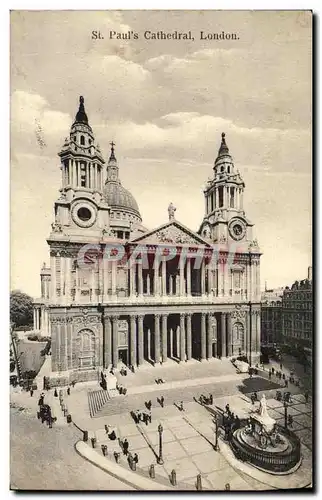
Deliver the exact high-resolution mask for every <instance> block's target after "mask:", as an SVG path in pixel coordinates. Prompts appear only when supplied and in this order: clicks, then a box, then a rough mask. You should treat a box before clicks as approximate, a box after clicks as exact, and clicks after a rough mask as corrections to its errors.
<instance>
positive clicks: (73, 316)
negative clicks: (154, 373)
mask: <svg viewBox="0 0 322 500" xmlns="http://www.w3.org/2000/svg"><path fill="white" fill-rule="evenodd" d="M114 146H115V145H114V143H113V142H112V143H111V152H110V157H109V159H108V161H107V163H105V161H104V158H103V156H102V153H101V151H100V149H99V146H98V145H97V143H96V141H95V137H94V134H93V130H92V128H91V127H90V125H89V122H88V117H87V114H86V112H85V107H84V99H83V98H82V97H81V98H80V104H79V110H78V112H77V114H76V117H75V121H74V123H73V124H72V126H71V129H70V134H69V137H68V138H66V140H65V142H64V145H63V147H62V149H61V151H60V152H59V157H60V161H61V172H62V177H61V188H60V190H59V193H60V194H59V197H58V199H57V201H56V202H55V207H54V213H55V219H54V222H53V224H52V230H51V233H50V235H49V238H48V239H47V242H48V245H49V249H50V267H47V266H46V265H45V264H44V266H43V268H42V270H41V298H40V299H38V300H36V301H35V304H34V327H35V330H37V331H40V332H41V333H42V334H43V335H50V336H51V340H52V349H51V363H52V366H51V369H52V377H53V378H56V379H57V380H59V379H60V380H61V381H62V383H69V382H70V381H71V380H89V379H94V378H96V377H97V373H99V372H100V371H101V370H104V369H108V368H110V367H112V366H113V367H117V366H118V364H119V363H123V364H125V365H128V366H134V367H135V368H136V367H140V366H141V365H142V364H143V363H147V362H150V363H152V364H156V365H157V364H159V363H165V362H166V361H167V360H168V359H171V358H172V359H176V360H177V361H179V362H189V360H191V359H192V358H195V359H198V360H200V361H206V360H208V359H210V358H213V357H216V358H220V359H221V358H222V357H232V356H238V355H239V354H245V355H246V356H247V357H248V359H249V360H250V362H251V363H252V364H253V363H255V362H258V360H259V353H260V256H261V253H260V250H259V247H258V244H257V241H256V240H254V239H253V235H252V229H253V224H252V223H251V222H250V220H249V219H248V218H247V216H246V214H245V211H244V208H243V196H244V189H245V184H244V182H243V179H242V177H241V175H240V173H239V171H238V170H237V168H236V167H235V165H234V162H233V159H232V157H231V155H230V152H229V149H228V146H227V144H226V139H225V134H224V133H223V134H222V137H221V144H220V148H219V151H218V155H217V158H216V160H215V163H214V167H213V176H212V179H211V180H209V181H208V182H207V185H206V188H205V190H204V197H205V213H204V218H203V220H202V221H201V224H200V227H199V230H198V231H197V232H194V231H192V230H190V229H189V228H187V227H186V226H184V225H183V224H181V223H180V222H179V221H178V220H177V219H176V217H175V213H176V209H175V207H174V205H173V204H172V203H171V204H170V205H169V207H168V220H167V221H166V223H165V224H163V225H162V226H160V227H157V228H155V229H153V230H148V229H146V228H145V227H144V225H143V224H142V218H141V215H140V211H139V207H138V204H137V202H136V200H135V199H134V197H133V196H132V194H131V193H130V192H129V191H128V190H127V189H125V188H124V187H123V185H122V183H121V180H120V176H119V166H118V162H117V159H116V155H115V149H114Z"/></svg>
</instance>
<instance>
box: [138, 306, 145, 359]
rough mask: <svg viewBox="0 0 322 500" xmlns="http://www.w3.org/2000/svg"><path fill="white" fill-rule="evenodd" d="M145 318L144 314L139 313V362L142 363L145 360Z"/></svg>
mask: <svg viewBox="0 0 322 500" xmlns="http://www.w3.org/2000/svg"><path fill="white" fill-rule="evenodd" d="M143 319H144V315H143V314H139V315H138V346H139V348H138V364H139V365H142V364H143V362H144V352H143V340H144V333H143Z"/></svg>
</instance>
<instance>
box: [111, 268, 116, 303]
mask: <svg viewBox="0 0 322 500" xmlns="http://www.w3.org/2000/svg"><path fill="white" fill-rule="evenodd" d="M111 270H112V273H111V275H112V297H115V296H116V273H117V262H116V260H111Z"/></svg>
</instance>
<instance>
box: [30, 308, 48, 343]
mask: <svg viewBox="0 0 322 500" xmlns="http://www.w3.org/2000/svg"><path fill="white" fill-rule="evenodd" d="M33 327H34V330H36V331H38V332H41V333H42V334H43V335H45V336H47V335H50V320H49V314H48V310H47V309H46V308H45V307H41V306H39V307H34V309H33Z"/></svg>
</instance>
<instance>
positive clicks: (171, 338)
mask: <svg viewBox="0 0 322 500" xmlns="http://www.w3.org/2000/svg"><path fill="white" fill-rule="evenodd" d="M169 335H170V358H173V329H172V328H170V331H169Z"/></svg>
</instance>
